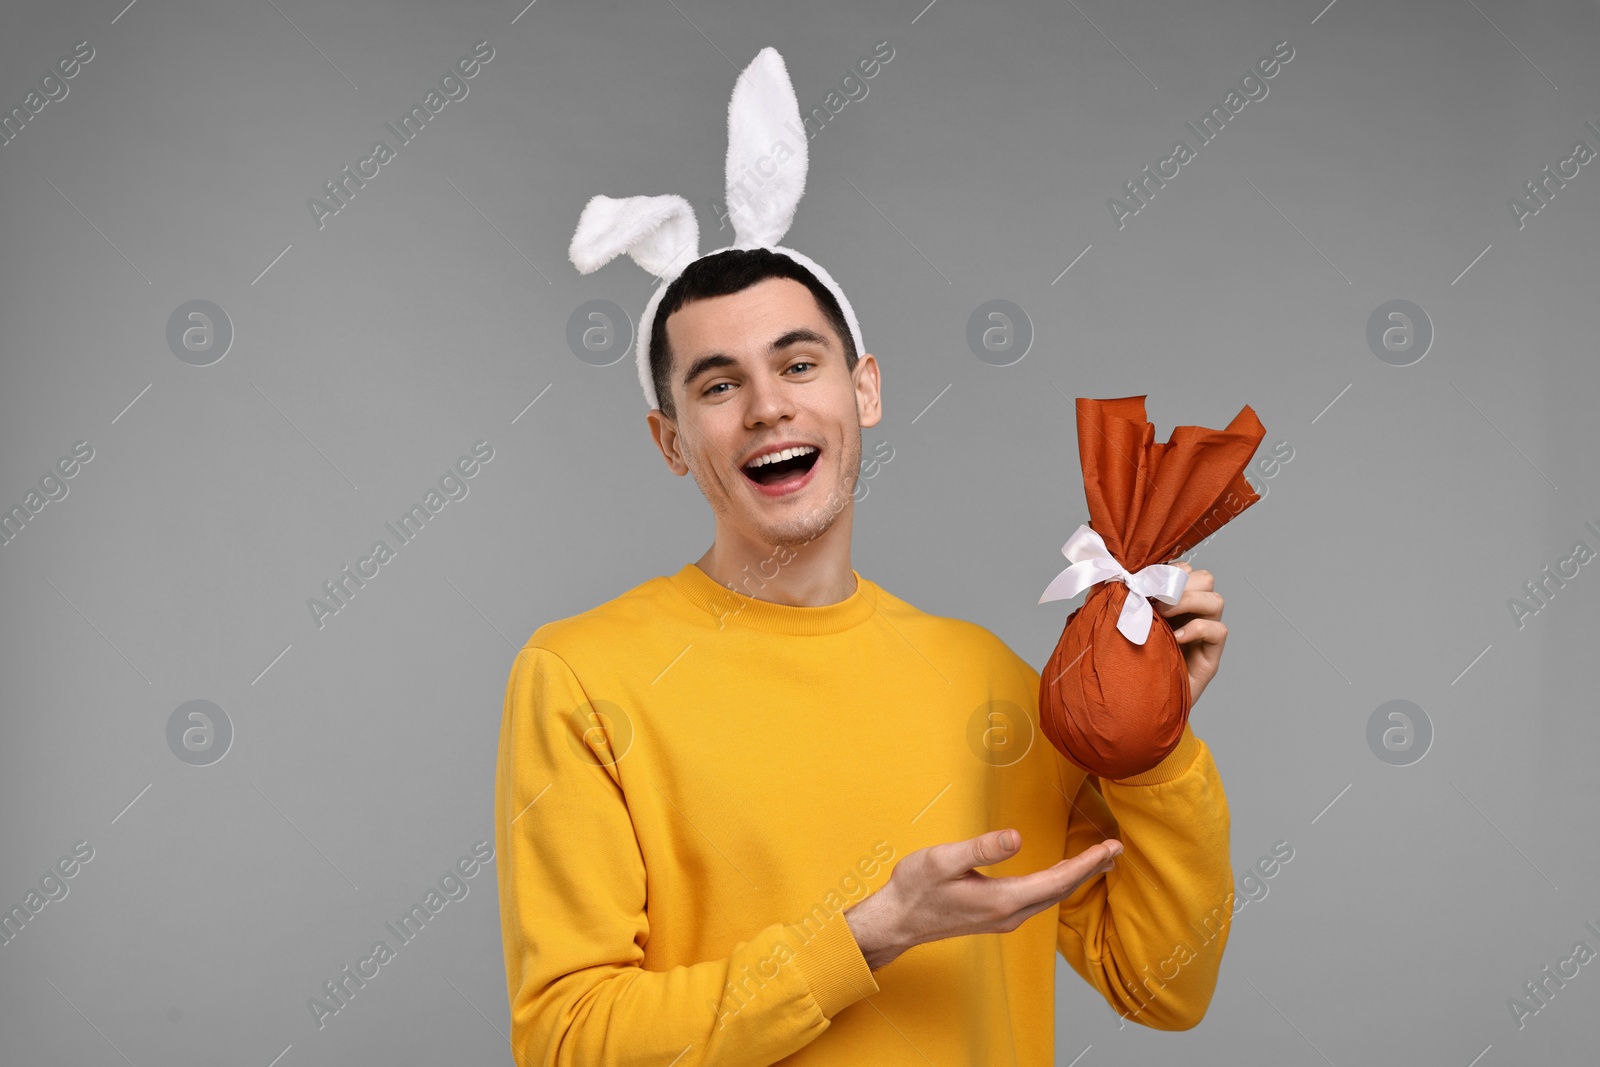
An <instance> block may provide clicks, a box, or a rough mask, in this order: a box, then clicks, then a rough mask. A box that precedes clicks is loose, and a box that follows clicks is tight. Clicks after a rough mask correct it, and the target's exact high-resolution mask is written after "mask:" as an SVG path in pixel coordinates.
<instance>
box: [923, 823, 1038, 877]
mask: <svg viewBox="0 0 1600 1067" xmlns="http://www.w3.org/2000/svg"><path fill="white" fill-rule="evenodd" d="M1008 835H1009V836H1010V838H1011V840H1012V841H1013V842H1014V843H1013V844H1007V837H1008ZM1021 845H1022V835H1021V834H1020V833H1018V832H1017V831H1016V830H1012V829H1005V830H991V831H989V832H988V833H986V834H979V835H978V836H977V837H974V838H972V839H971V840H968V841H954V842H951V843H949V844H944V845H934V846H932V847H931V848H929V849H928V858H929V859H931V860H932V861H933V865H934V869H935V870H936V871H938V873H940V874H942V875H944V876H945V877H946V878H958V877H960V876H961V875H963V874H965V873H966V872H967V871H970V870H973V869H975V868H977V867H988V866H990V865H991V864H995V863H999V862H1000V861H1001V860H1007V859H1010V858H1011V857H1012V856H1014V855H1016V854H1017V849H1018V848H1020V847H1021Z"/></svg>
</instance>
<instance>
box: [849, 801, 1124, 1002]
mask: <svg viewBox="0 0 1600 1067" xmlns="http://www.w3.org/2000/svg"><path fill="white" fill-rule="evenodd" d="M1008 842H1009V844H1008ZM1021 844H1022V835H1021V834H1020V833H1018V832H1017V831H1016V830H994V831H991V832H990V833H987V834H983V835H981V836H979V837H974V838H972V839H971V840H969V841H954V842H951V843H949V844H945V845H930V846H928V847H927V848H919V849H917V850H916V851H915V852H912V853H909V854H908V855H906V857H905V858H904V859H902V860H901V861H900V862H899V863H897V864H896V865H895V868H894V871H893V872H892V873H891V874H890V875H889V881H888V882H887V883H886V884H885V885H884V887H883V888H882V889H880V890H878V891H877V892H876V893H873V894H872V895H870V896H869V897H867V898H866V899H865V900H863V901H862V902H861V903H859V904H856V905H854V906H853V907H850V908H846V909H845V912H844V918H845V921H846V922H847V923H848V924H849V926H850V932H851V933H852V934H854V935H855V938H856V944H857V945H859V946H860V948H861V954H862V956H864V957H865V958H866V961H867V966H868V967H870V968H871V969H873V970H877V969H878V968H880V967H883V966H885V965H886V964H888V963H890V962H892V961H893V960H895V959H896V958H898V957H899V956H900V954H901V953H902V952H905V951H906V950H907V949H910V948H914V947H915V946H917V945H922V944H926V943H927V942H929V941H940V940H943V939H944V938H947V937H961V936H964V935H966V934H992V933H1009V932H1010V931H1012V930H1015V929H1016V928H1017V927H1019V926H1021V925H1022V924H1023V923H1024V922H1025V921H1027V920H1028V919H1030V918H1032V917H1033V916H1035V915H1037V914H1038V913H1039V912H1041V911H1044V910H1045V909H1046V908H1051V907H1054V906H1055V905H1057V904H1059V903H1061V901H1063V900H1065V899H1066V898H1067V897H1069V896H1071V895H1072V894H1073V892H1074V891H1075V890H1076V889H1077V888H1078V887H1079V886H1080V885H1082V884H1083V883H1084V882H1086V881H1088V880H1089V879H1090V878H1092V877H1094V876H1095V875H1097V874H1102V873H1104V872H1106V871H1109V870H1111V868H1112V861H1113V860H1114V859H1115V858H1116V857H1117V855H1118V854H1120V853H1121V852H1122V842H1121V841H1118V840H1117V839H1116V838H1114V837H1108V838H1106V839H1104V840H1103V841H1101V842H1100V843H1099V844H1098V845H1095V846H1094V847H1092V848H1087V849H1084V850H1083V851H1082V852H1080V853H1078V854H1077V855H1076V856H1072V857H1069V858H1067V859H1064V860H1062V861H1061V862H1060V863H1057V864H1056V865H1055V866H1053V867H1047V868H1045V869H1044V870H1042V871H1035V872H1034V873H1032V874H1021V875H1012V876H1008V877H1003V878H993V877H990V876H989V875H986V874H979V873H978V871H977V870H976V868H978V867H987V866H990V865H991V864H995V863H999V862H1001V861H1002V860H1006V859H1009V858H1010V857H1012V856H1014V855H1016V852H1017V849H1018V848H1019V847H1021Z"/></svg>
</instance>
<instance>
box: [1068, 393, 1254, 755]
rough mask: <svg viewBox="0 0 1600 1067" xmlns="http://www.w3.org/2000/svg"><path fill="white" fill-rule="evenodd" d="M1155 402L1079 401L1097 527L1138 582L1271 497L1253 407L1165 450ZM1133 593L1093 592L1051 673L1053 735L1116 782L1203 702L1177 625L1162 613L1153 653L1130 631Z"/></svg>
mask: <svg viewBox="0 0 1600 1067" xmlns="http://www.w3.org/2000/svg"><path fill="white" fill-rule="evenodd" d="M1144 400H1145V398H1144V397H1143V396H1128V397H1120V398H1117V399H1113V400H1090V399H1087V398H1085V397H1079V398H1078V400H1077V411H1078V457H1079V460H1080V462H1081V464H1082V466H1083V488H1084V496H1085V499H1086V500H1087V502H1088V505H1089V520H1090V521H1089V524H1088V527H1089V529H1091V530H1092V531H1093V533H1094V534H1098V535H1099V538H1100V539H1101V540H1102V541H1103V542H1104V544H1105V548H1106V549H1107V550H1108V551H1109V553H1110V555H1111V556H1112V557H1114V560H1115V563H1116V564H1120V565H1121V567H1122V568H1124V569H1125V570H1126V571H1128V572H1133V573H1134V574H1137V572H1139V571H1140V570H1142V569H1143V568H1145V567H1147V566H1149V565H1151V564H1155V563H1166V562H1168V561H1170V560H1173V559H1175V558H1177V557H1178V556H1181V555H1182V554H1183V553H1185V552H1187V551H1188V550H1189V549H1191V548H1193V547H1194V546H1195V545H1197V544H1199V543H1200V542H1201V541H1203V540H1205V539H1206V538H1207V537H1209V536H1211V534H1213V533H1215V532H1216V531H1217V530H1218V529H1219V528H1221V527H1222V526H1223V525H1224V524H1226V523H1227V522H1228V521H1229V520H1230V519H1233V518H1234V517H1236V516H1237V515H1239V514H1240V513H1241V512H1243V511H1244V510H1245V508H1247V507H1249V506H1250V505H1251V504H1254V503H1255V502H1256V501H1257V500H1259V499H1261V498H1260V496H1259V495H1258V494H1257V493H1256V491H1255V490H1254V489H1252V488H1251V487H1250V483H1249V482H1248V481H1247V480H1246V479H1245V477H1244V469H1245V467H1246V466H1247V465H1248V464H1249V463H1250V458H1251V456H1253V455H1254V454H1255V450H1256V446H1258V445H1259V444H1260V443H1261V439H1262V437H1263V436H1265V434H1266V430H1265V429H1264V428H1263V427H1262V425H1261V421H1260V420H1259V419H1257V418H1256V413H1255V412H1254V411H1252V410H1251V409H1250V406H1249V405H1248V404H1246V405H1245V406H1244V407H1243V408H1241V409H1240V411H1239V414H1237V415H1235V416H1234V418H1233V421H1232V422H1230V423H1229V424H1228V427H1227V429H1225V430H1208V429H1206V428H1205V427H1203V426H1178V427H1174V429H1173V431H1172V435H1171V436H1170V437H1169V438H1168V439H1167V441H1166V443H1165V444H1157V443H1156V441H1155V427H1154V426H1152V425H1151V424H1150V423H1149V422H1148V421H1147V420H1146V419H1145V412H1144ZM1080 530H1083V528H1082V527H1080ZM1083 532H1084V533H1085V534H1087V532H1088V531H1087V530H1084V531H1083ZM1075 536H1077V535H1075ZM1072 543H1073V542H1069V545H1071V544H1072ZM1064 551H1065V550H1064ZM1068 558H1069V559H1070V558H1073V556H1071V555H1069V557H1068ZM1069 569H1070V568H1069ZM1065 573H1066V572H1063V574H1065ZM1152 573H1153V572H1152ZM1180 573H1181V572H1180ZM1174 577H1176V576H1175V575H1174ZM1130 595H1139V594H1133V593H1130V590H1129V587H1128V586H1127V585H1126V584H1125V583H1124V581H1122V580H1120V579H1114V580H1103V581H1100V582H1098V584H1095V585H1094V586H1092V587H1090V590H1089V595H1088V598H1087V599H1086V600H1085V601H1084V602H1083V604H1082V605H1081V606H1080V607H1079V608H1078V609H1077V610H1075V611H1074V612H1073V613H1072V614H1071V615H1069V616H1067V622H1066V627H1065V628H1064V629H1063V630H1062V632H1061V640H1060V641H1058V642H1057V643H1056V650H1055V652H1054V653H1052V654H1051V656H1050V662H1049V663H1047V664H1046V665H1045V669H1044V670H1043V671H1042V672H1041V673H1040V676H1039V720H1040V726H1041V728H1042V729H1043V731H1044V735H1045V736H1046V737H1048V738H1049V739H1050V743H1051V744H1052V745H1054V746H1055V747H1056V749H1057V750H1058V751H1059V752H1060V753H1061V754H1062V755H1063V756H1065V757H1066V758H1067V759H1069V760H1071V761H1072V762H1073V764H1075V765H1076V766H1078V767H1079V768H1081V769H1082V770H1084V771H1086V772H1088V773H1089V774H1094V775H1098V776H1099V777H1101V778H1110V779H1113V780H1116V779H1121V778H1128V777H1131V776H1133V775H1136V774H1140V773H1142V772H1144V771H1147V770H1149V769H1150V768H1152V767H1154V766H1155V765H1156V764H1158V763H1160V762H1161V761H1162V760H1163V759H1164V758H1166V756H1167V755H1168V754H1169V753H1170V752H1171V751H1172V750H1173V749H1174V748H1176V747H1177V744H1178V742H1179V741H1180V740H1182V737H1183V728H1184V725H1185V724H1186V723H1187V722H1188V721H1189V707H1190V704H1191V697H1190V694H1189V671H1188V668H1187V666H1186V664H1185V662H1184V658H1183V650H1182V647H1181V646H1180V645H1179V644H1178V641H1177V638H1175V637H1174V636H1173V635H1172V627H1171V626H1170V625H1169V624H1168V623H1167V621H1166V619H1164V618H1163V617H1162V616H1161V615H1159V614H1155V613H1154V612H1153V611H1152V614H1153V615H1154V617H1153V619H1152V620H1151V622H1150V626H1149V633H1148V635H1147V636H1146V638H1145V640H1144V643H1143V644H1136V643H1135V642H1134V641H1133V640H1132V639H1130V638H1129V637H1127V636H1126V635H1125V634H1124V633H1122V632H1120V631H1119V628H1118V619H1119V617H1120V616H1121V613H1122V609H1123V603H1124V601H1126V600H1127V599H1128V597H1129V596H1130ZM1044 599H1051V597H1050V593H1049V591H1048V590H1047V591H1046V595H1045V598H1044ZM1041 603H1043V599H1041ZM1146 603H1147V604H1148V601H1147V602H1146ZM1136 609H1137V605H1135V608H1131V609H1130V612H1132V611H1134V610H1136Z"/></svg>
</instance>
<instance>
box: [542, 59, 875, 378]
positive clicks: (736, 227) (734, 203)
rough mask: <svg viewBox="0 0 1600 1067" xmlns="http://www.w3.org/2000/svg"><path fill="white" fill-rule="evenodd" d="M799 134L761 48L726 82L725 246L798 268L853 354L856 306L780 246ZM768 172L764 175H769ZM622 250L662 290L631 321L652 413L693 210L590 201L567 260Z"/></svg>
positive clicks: (787, 93) (802, 146)
mask: <svg viewBox="0 0 1600 1067" xmlns="http://www.w3.org/2000/svg"><path fill="white" fill-rule="evenodd" d="M806 140H807V138H806V131H805V129H804V128H803V127H802V126H801V125H800V104H799V102H798V101H797V100H796V99H795V95H794V86H793V85H792V84H791V83H790V81H789V71H788V69H787V68H786V67H785V66H784V65H783V57H782V56H780V55H779V54H778V53H777V50H776V49H773V48H771V47H768V48H763V49H762V50H761V51H759V52H757V53H756V57H755V58H754V59H752V60H751V61H750V65H749V66H748V67H745V69H744V71H743V73H741V74H740V75H739V80H738V81H737V82H735V83H734V86H733V97H732V99H730V100H729V101H728V159H727V166H726V177H725V184H726V194H727V204H728V213H729V215H730V216H731V218H732V220H733V234H734V238H735V240H734V243H733V244H731V245H728V246H727V248H718V249H716V250H714V251H713V252H707V253H706V255H707V256H710V255H715V254H716V252H725V251H727V250H728V249H730V248H767V249H771V250H772V251H774V252H779V253H782V254H783V255H786V256H788V257H789V258H790V259H793V260H794V261H795V262H796V263H799V264H800V265H801V266H802V267H805V268H806V269H807V270H809V271H810V272H811V273H812V274H815V275H816V276H817V280H818V281H819V282H821V283H822V284H823V285H824V286H826V287H827V289H828V291H829V292H830V293H832V294H833V297H834V299H835V300H837V301H838V302H839V308H840V310H842V311H843V312H844V318H845V322H846V323H847V324H848V325H849V327H850V338H851V340H852V341H854V342H855V348H856V354H857V356H859V355H860V354H861V353H862V352H864V351H866V349H865V348H864V347H863V346H862V344H861V326H860V324H859V323H858V322H857V321H856V313H855V309H854V308H852V307H851V306H850V301H849V300H848V299H846V298H845V295H844V291H843V290H842V289H840V288H839V285H838V283H837V282H835V281H834V280H833V276H832V275H830V274H829V273H828V272H827V271H825V270H823V269H822V267H820V266H818V265H817V264H816V263H815V262H813V261H812V260H811V259H810V258H809V257H807V256H805V255H802V254H801V253H799V252H796V251H795V250H794V249H792V248H785V247H784V246H782V245H780V244H778V242H779V241H780V240H782V239H783V235H784V234H785V233H787V232H788V231H789V224H790V223H791V222H793V221H794V210H795V207H796V206H797V205H799V203H800V196H801V194H802V193H804V192H805V188H806V169H807V167H808V165H809V159H808V156H807V154H806ZM769 168H770V170H771V173H768V169H769ZM623 252H626V253H628V255H630V256H632V257H633V261H634V262H635V263H637V264H639V266H641V267H643V268H644V269H645V270H647V271H649V272H650V273H651V274H654V275H656V276H657V277H659V278H660V279H661V285H660V286H659V287H657V289H656V291H655V293H654V294H653V295H652V296H651V297H650V302H649V303H648V304H646V305H645V308H644V315H643V317H642V318H640V320H639V334H638V346H639V351H638V354H637V362H638V364H639V384H640V386H642V387H643V388H644V398H645V400H646V401H647V402H648V403H649V405H650V406H651V407H652V408H658V407H660V406H661V405H660V403H659V402H658V400H657V397H656V388H655V383H654V382H653V381H652V380H651V376H650V324H651V323H652V322H653V321H654V320H655V315H656V308H657V307H659V306H660V304H661V297H662V296H663V295H665V293H666V291H667V287H668V286H669V285H671V284H672V280H673V279H674V278H676V277H678V275H680V274H682V273H683V271H684V269H685V268H686V267H688V266H689V264H691V263H693V262H696V261H697V260H699V259H703V258H705V257H703V256H701V255H700V227H699V224H698V223H697V222H696V221H695V217H694V208H693V207H691V206H690V204H689V202H688V201H687V200H685V199H684V198H683V197H681V196H673V195H668V196H630V197H626V198H623V199H614V198H612V197H609V196H595V197H592V198H591V199H590V200H589V202H588V204H586V205H585V206H584V209H583V214H582V215H581V216H580V217H579V218H578V229H577V232H575V233H574V234H573V235H572V244H571V245H570V246H569V247H568V249H567V256H568V258H570V259H571V260H572V265H573V266H575V267H577V268H578V272H579V273H580V274H588V273H590V272H591V271H595V270H599V269H600V267H602V266H604V265H605V264H606V263H608V262H610V261H611V260H612V259H614V258H615V257H616V256H619V255H621V254H622V253H623Z"/></svg>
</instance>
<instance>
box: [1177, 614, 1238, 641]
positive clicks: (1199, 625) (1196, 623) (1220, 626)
mask: <svg viewBox="0 0 1600 1067" xmlns="http://www.w3.org/2000/svg"><path fill="white" fill-rule="evenodd" d="M1172 636H1173V637H1175V638H1176V639H1177V641H1178V644H1180V645H1192V644H1194V643H1195V642H1196V641H1198V642H1200V643H1202V644H1207V645H1220V644H1222V642H1223V640H1224V639H1225V638H1226V637H1227V636H1228V626H1227V624H1226V623H1224V622H1222V621H1220V620H1218V619H1191V620H1190V621H1188V622H1186V623H1184V624H1183V625H1182V626H1180V627H1178V628H1177V629H1176V630H1174V631H1172Z"/></svg>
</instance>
